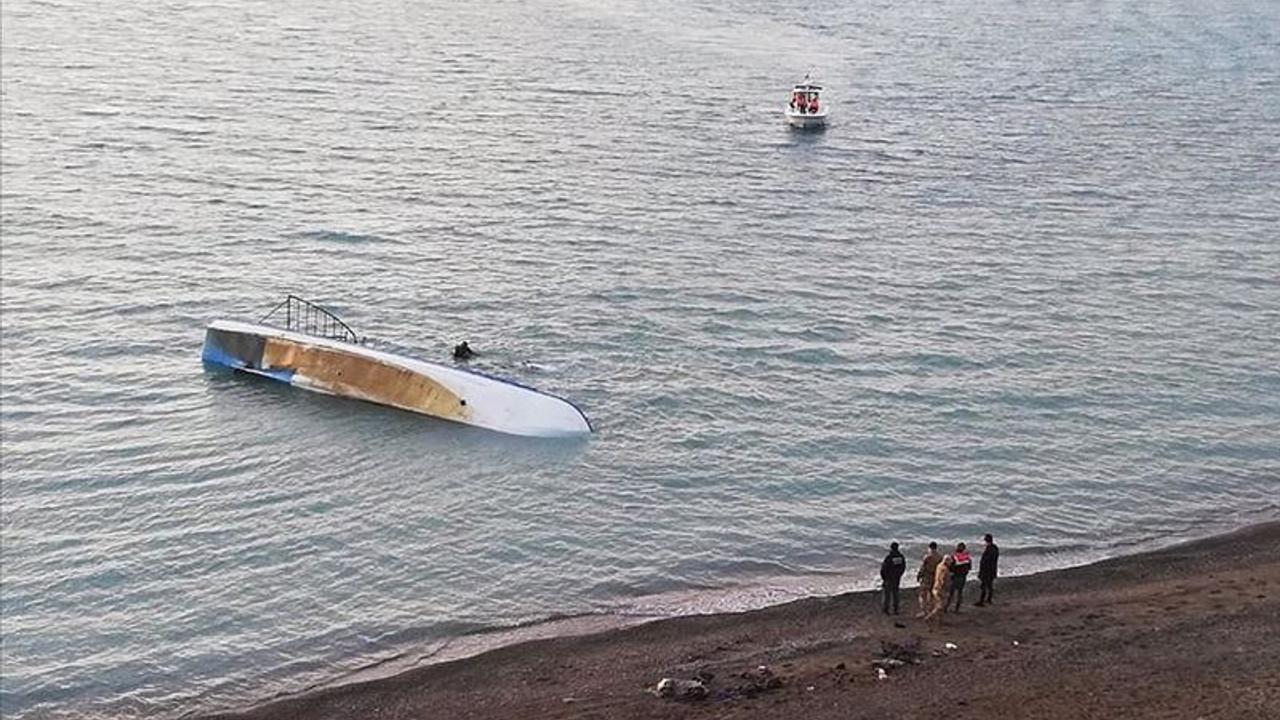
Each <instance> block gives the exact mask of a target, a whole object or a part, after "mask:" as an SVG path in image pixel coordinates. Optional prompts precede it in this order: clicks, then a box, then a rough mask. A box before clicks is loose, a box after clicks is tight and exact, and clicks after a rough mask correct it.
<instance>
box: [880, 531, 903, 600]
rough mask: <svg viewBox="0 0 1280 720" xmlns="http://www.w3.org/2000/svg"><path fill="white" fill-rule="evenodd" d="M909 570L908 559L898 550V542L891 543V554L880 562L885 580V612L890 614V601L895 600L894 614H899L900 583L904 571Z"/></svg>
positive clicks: (882, 576)
mask: <svg viewBox="0 0 1280 720" xmlns="http://www.w3.org/2000/svg"><path fill="white" fill-rule="evenodd" d="M906 570H907V559H906V558H905V557H903V556H902V553H900V552H898V543H889V554H888V555H885V556H884V562H882V563H880V579H881V580H883V581H884V614H885V615H888V614H889V601H890V599H892V600H893V614H894V615H897V614H898V585H899V584H900V583H901V582H902V573H904V572H906Z"/></svg>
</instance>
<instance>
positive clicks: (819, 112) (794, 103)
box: [787, 75, 827, 130]
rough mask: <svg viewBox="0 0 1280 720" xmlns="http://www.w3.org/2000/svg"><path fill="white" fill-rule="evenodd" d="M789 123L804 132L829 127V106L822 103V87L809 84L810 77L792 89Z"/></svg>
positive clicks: (788, 112) (788, 110) (788, 108)
mask: <svg viewBox="0 0 1280 720" xmlns="http://www.w3.org/2000/svg"><path fill="white" fill-rule="evenodd" d="M787 123H788V124H789V125H791V127H793V128H799V129H802V130H809V129H815V128H823V127H826V126H827V105H826V103H824V102H823V101H822V86H821V85H817V84H814V83H812V82H809V76H808V75H805V76H804V80H802V81H801V82H799V83H798V84H796V86H795V87H794V88H792V89H791V100H790V102H788V103H787Z"/></svg>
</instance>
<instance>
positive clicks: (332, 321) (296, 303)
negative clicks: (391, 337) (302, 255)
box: [259, 295, 360, 345]
mask: <svg viewBox="0 0 1280 720" xmlns="http://www.w3.org/2000/svg"><path fill="white" fill-rule="evenodd" d="M282 309H283V310H284V329H285V330H290V331H292V332H299V333H303V334H306V335H314V336H316V337H322V338H328V339H330V340H341V341H344V342H349V343H354V344H357V345H359V344H360V337H359V336H358V335H356V331H355V330H352V329H351V326H350V325H348V324H346V323H345V322H343V321H342V318H339V317H338V316H337V315H334V314H333V313H332V312H330V311H328V310H326V309H324V308H322V307H320V306H319V305H316V304H315V303H313V302H310V301H308V300H304V299H302V298H300V297H298V296H297V295H289V296H288V297H286V298H285V299H284V301H283V302H281V303H280V304H279V305H276V306H275V307H274V308H272V309H271V312H269V313H267V314H266V315H263V316H262V320H260V321H259V322H261V323H263V324H267V321H268V320H270V319H271V318H272V317H274V316H276V315H277V313H279V312H280V311H281V310H282ZM276 322H277V323H279V318H278V317H277V319H276Z"/></svg>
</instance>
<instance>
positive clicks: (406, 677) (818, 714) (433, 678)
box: [206, 521, 1280, 720]
mask: <svg viewBox="0 0 1280 720" xmlns="http://www.w3.org/2000/svg"><path fill="white" fill-rule="evenodd" d="M1277 547H1280V521H1270V522H1265V523H1261V524H1258V525H1252V526H1249V527H1247V528H1244V529H1241V530H1238V531H1235V532H1231V533H1228V534H1224V535H1218V536H1214V537H1210V538H1206V539H1202V540H1195V541H1191V542H1188V543H1183V544H1180V545H1175V546H1170V547H1166V548H1163V549H1160V550H1155V551H1150V552H1144V553H1139V554H1136V555H1131V556H1125V557H1120V558H1114V559H1110V560H1104V561H1101V562H1098V563H1094V564H1091V565H1084V566H1078V567H1072V568H1068V569H1063V570H1054V571H1049V572H1042V573H1038V574H1035V575H1028V576H1023V577H1015V578H1009V579H1001V580H1000V581H998V583H997V586H996V602H995V605H994V606H992V607H987V608H974V607H972V605H971V603H972V602H973V600H975V599H976V590H977V589H976V587H970V588H969V592H968V595H969V598H968V602H969V603H970V604H969V605H966V607H965V608H964V610H963V612H962V613H960V614H958V615H954V614H952V615H947V616H945V617H944V620H943V622H942V624H941V626H940V627H938V628H931V627H929V626H927V625H925V624H924V623H923V622H922V621H920V620H918V619H916V618H915V617H914V616H913V613H912V612H910V611H909V610H908V606H910V607H911V610H914V606H913V603H914V592H913V591H907V592H904V593H903V600H904V601H908V606H904V608H903V614H902V615H900V616H888V617H887V616H884V615H882V614H880V613H879V611H878V603H877V602H876V600H877V598H876V596H875V593H873V592H857V593H847V594H843V595H837V596H833V597H822V598H806V599H803V600H797V601H794V602H789V603H785V604H782V605H776V606H771V607H767V608H763V609H760V610H753V611H748V612H742V613H727V614H715V615H700V616H688V617H678V618H672V619H665V620H657V621H653V622H648V623H644V624H640V625H635V626H631V627H624V628H618V629H612V630H608V631H605V632H600V633H594V634H588V635H578V636H569V637H563V636H561V637H550V638H545V639H537V640H532V641H528V642H523V643H519V644H515V645H509V646H505V647H500V648H498V649H495V650H491V651H488V652H485V653H482V654H480V655H475V656H472V657H467V658H465V659H461V660H456V661H452V662H444V663H439V664H432V665H428V666H425V667H418V668H414V669H412V670H408V671H406V672H403V673H400V674H397V675H394V676H391V677H385V678H380V679H376V680H370V681H367V682H355V683H347V684H343V685H341V686H338V687H330V688H326V689H322V690H317V691H314V692H311V693H307V694H305V695H300V696H295V697H289V698H285V699H281V700H278V701H274V702H271V703H269V704H266V705H262V706H259V707H256V708H252V709H249V710H245V711H242V712H234V713H229V714H219V715H209V716H206V717H207V718H208V719H209V720H213V718H220V719H222V720H230V719H232V718H237V719H240V720H249V719H256V718H284V719H288V718H298V719H302V718H308V719H324V718H356V717H379V718H392V719H395V718H405V719H407V718H437V717H438V718H456V717H468V718H478V719H480V720H486V719H489V718H492V719H494V720H497V719H498V718H504V719H505V718H517V717H518V718H534V719H536V718H569V717H599V718H611V719H612V718H621V719H626V718H683V717H699V718H702V717H753V718H768V719H775V718H776V719H778V720H781V719H783V718H787V719H791V718H797V717H804V718H806V720H824V719H825V718H831V719H832V720H835V719H836V718H840V719H842V720H843V719H846V718H864V717H865V718H882V717H898V718H929V719H930V720H934V719H936V718H937V717H940V716H945V717H948V718H1008V717H1035V718H1047V719H1049V720H1055V719H1059V718H1060V719H1062V720H1066V719H1067V718H1072V719H1075V718H1086V717H1108V718H1112V717H1116V718H1118V717H1124V718H1153V719H1154V718H1161V719H1164V720H1167V719H1173V720H1179V719H1181V718H1188V719H1190V718H1200V717H1206V716H1208V717H1223V718H1226V717H1230V718H1258V719H1259V720H1261V719H1262V718H1270V717H1272V716H1271V715H1270V713H1271V712H1273V710H1274V708H1275V707H1280V680H1278V679H1277V675H1276V673H1275V672H1274V669H1275V668H1277V667H1280V554H1278V553H1277V552H1276V548H1277ZM971 585H976V584H975V583H971ZM947 643H950V644H951V645H952V646H954V648H953V649H949V648H948V645H947ZM893 648H899V649H901V648H911V649H912V650H911V652H914V653H915V656H913V657H911V658H910V659H911V662H908V663H906V664H904V665H902V666H899V667H893V668H892V669H891V670H890V671H889V672H888V673H886V677H885V679H883V680H881V679H878V678H879V675H878V672H877V670H876V668H875V667H873V665H872V663H873V662H875V661H878V660H883V659H884V656H885V653H886V651H887V649H888V650H892V649H893ZM917 661H918V662H917ZM761 666H765V667H766V668H767V669H768V672H769V673H770V677H776V678H777V679H778V680H777V682H776V683H770V684H769V686H766V685H764V684H761V683H759V682H757V680H758V677H756V676H754V675H753V674H755V673H758V672H759V668H760V667H761ZM698 677H701V678H703V682H704V684H705V687H706V688H707V692H708V697H707V698H706V699H703V700H692V701H679V700H672V699H666V698H661V697H657V696H656V695H655V694H653V693H652V688H653V687H654V686H655V685H656V684H657V683H658V681H659V680H661V679H662V678H675V679H692V678H698Z"/></svg>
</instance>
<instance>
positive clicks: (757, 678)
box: [728, 665, 782, 698]
mask: <svg viewBox="0 0 1280 720" xmlns="http://www.w3.org/2000/svg"><path fill="white" fill-rule="evenodd" d="M738 677H739V678H741V679H742V680H744V681H745V682H743V683H740V684H738V685H735V686H734V687H732V688H728V693H729V694H730V695H741V696H743V697H748V698H753V697H755V696H757V695H759V694H761V693H764V692H768V691H769V690H777V689H778V688H780V687H782V678H780V677H778V676H777V675H775V674H773V671H772V670H770V669H769V666H768V665H761V666H759V667H757V668H756V669H755V670H748V671H746V672H744V673H741V674H739V675H738Z"/></svg>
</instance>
